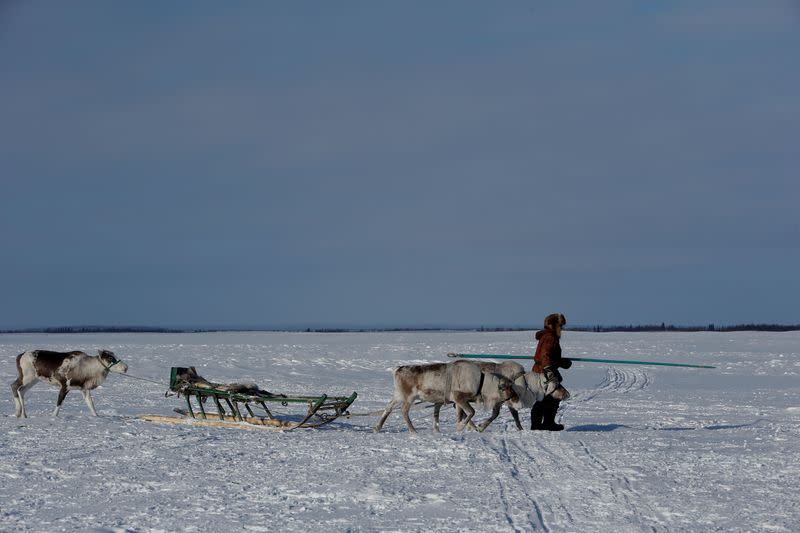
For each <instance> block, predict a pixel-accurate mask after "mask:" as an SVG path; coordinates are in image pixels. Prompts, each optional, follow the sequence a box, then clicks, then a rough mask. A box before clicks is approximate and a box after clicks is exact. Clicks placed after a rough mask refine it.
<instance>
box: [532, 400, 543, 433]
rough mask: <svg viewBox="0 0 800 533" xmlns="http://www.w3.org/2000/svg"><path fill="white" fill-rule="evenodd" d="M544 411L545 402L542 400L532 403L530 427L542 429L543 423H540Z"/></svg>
mask: <svg viewBox="0 0 800 533" xmlns="http://www.w3.org/2000/svg"><path fill="white" fill-rule="evenodd" d="M544 411H545V404H544V401H541V402H536V403H534V404H533V407H532V408H531V429H532V430H537V429H544V425H543V424H542V422H543V420H544Z"/></svg>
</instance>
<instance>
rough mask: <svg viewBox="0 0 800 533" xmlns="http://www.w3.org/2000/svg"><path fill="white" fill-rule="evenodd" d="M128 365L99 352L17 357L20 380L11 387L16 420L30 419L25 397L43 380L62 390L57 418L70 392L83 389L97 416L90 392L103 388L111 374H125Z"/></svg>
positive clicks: (43, 352)
mask: <svg viewBox="0 0 800 533" xmlns="http://www.w3.org/2000/svg"><path fill="white" fill-rule="evenodd" d="M127 371H128V365H126V364H125V363H123V362H122V361H120V360H119V359H117V358H116V357H115V356H114V352H110V351H108V350H98V355H97V356H90V355H86V354H85V353H84V352H51V351H47V350H33V351H29V352H24V353H21V354H19V355H18V356H17V374H18V375H17V379H16V380H15V381H14V382H13V383H11V392H12V394H13V395H14V405H15V407H16V416H17V417H20V416H22V417H24V418H27V417H28V414H27V413H26V412H25V400H24V397H25V393H26V392H27V391H28V390H29V389H30V388H31V387H33V386H34V385H36V383H38V382H39V380H42V381H45V382H47V383H50V384H51V385H56V386H58V387H60V389H59V391H58V400H57V401H56V408H55V410H54V411H53V416H58V411H59V410H60V409H61V404H62V403H64V398H65V397H66V396H67V392H69V390H70V389H79V390H80V391H81V392H82V393H83V399H84V400H85V401H86V405H87V406H88V407H89V412H90V413H91V414H92V416H97V411H95V409H94V402H93V401H92V395H91V393H90V392H89V391H91V390H92V389H94V388H96V387H98V386H99V385H101V384H102V383H103V382H104V381H105V380H106V377H108V373H109V372H115V373H118V374H124V373H125V372H127Z"/></svg>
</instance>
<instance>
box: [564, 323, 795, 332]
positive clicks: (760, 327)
mask: <svg viewBox="0 0 800 533" xmlns="http://www.w3.org/2000/svg"><path fill="white" fill-rule="evenodd" d="M569 329H570V330H572V331H593V332H598V333H607V332H626V331H629V332H640V331H641V332H652V331H688V332H692V331H720V332H726V331H798V330H800V324H794V325H791V324H788V325H787V324H736V325H733V326H716V325H714V324H709V325H707V326H676V325H673V324H670V325H667V324H665V323H663V322H662V323H661V324H660V325H656V324H645V325H636V326H634V325H627V326H576V327H571V328H569Z"/></svg>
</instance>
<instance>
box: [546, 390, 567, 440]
mask: <svg viewBox="0 0 800 533" xmlns="http://www.w3.org/2000/svg"><path fill="white" fill-rule="evenodd" d="M542 403H543V404H544V409H543V410H544V416H543V417H542V429H546V430H547V431H561V430H562V429H564V425H563V424H556V413H557V412H558V405H559V404H560V403H561V402H560V401H558V400H556V399H554V398H553V397H551V396H545V398H544V400H542Z"/></svg>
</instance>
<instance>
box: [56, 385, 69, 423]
mask: <svg viewBox="0 0 800 533" xmlns="http://www.w3.org/2000/svg"><path fill="white" fill-rule="evenodd" d="M68 391H69V389H67V384H66V383H62V384H61V388H60V389H59V390H58V400H56V408H55V409H54V410H53V416H58V411H59V410H60V409H61V404H62V403H64V398H66V396H67V392H68Z"/></svg>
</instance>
